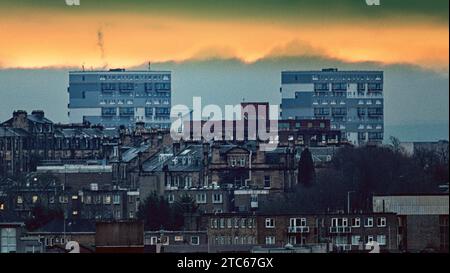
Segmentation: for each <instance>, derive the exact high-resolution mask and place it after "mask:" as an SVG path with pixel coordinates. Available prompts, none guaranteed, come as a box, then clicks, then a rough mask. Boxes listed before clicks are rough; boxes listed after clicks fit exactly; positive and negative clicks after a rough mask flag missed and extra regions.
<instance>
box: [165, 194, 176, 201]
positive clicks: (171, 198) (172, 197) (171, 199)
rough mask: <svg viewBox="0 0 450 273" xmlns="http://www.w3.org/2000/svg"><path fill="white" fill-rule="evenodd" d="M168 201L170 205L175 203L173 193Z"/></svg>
mask: <svg viewBox="0 0 450 273" xmlns="http://www.w3.org/2000/svg"><path fill="white" fill-rule="evenodd" d="M167 199H168V201H169V203H173V202H175V195H174V194H173V193H171V194H169V196H168V198H167Z"/></svg>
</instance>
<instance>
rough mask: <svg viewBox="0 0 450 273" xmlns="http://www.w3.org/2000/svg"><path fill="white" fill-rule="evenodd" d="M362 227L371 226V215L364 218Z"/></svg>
mask: <svg viewBox="0 0 450 273" xmlns="http://www.w3.org/2000/svg"><path fill="white" fill-rule="evenodd" d="M364 227H373V217H368V218H366V219H364Z"/></svg>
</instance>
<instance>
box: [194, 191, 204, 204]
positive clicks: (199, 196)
mask: <svg viewBox="0 0 450 273" xmlns="http://www.w3.org/2000/svg"><path fill="white" fill-rule="evenodd" d="M195 201H196V202H197V203H198V204H205V203H206V193H199V194H197V195H196V199H195Z"/></svg>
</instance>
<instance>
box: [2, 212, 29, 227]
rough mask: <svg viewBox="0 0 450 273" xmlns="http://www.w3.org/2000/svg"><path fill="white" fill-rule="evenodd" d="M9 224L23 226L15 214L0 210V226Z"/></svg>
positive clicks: (22, 222)
mask: <svg viewBox="0 0 450 273" xmlns="http://www.w3.org/2000/svg"><path fill="white" fill-rule="evenodd" d="M6 223H8V224H11V223H15V224H18V225H25V223H24V221H23V220H22V219H21V218H20V217H18V216H17V215H16V214H14V213H12V212H10V211H4V210H0V225H1V224H6Z"/></svg>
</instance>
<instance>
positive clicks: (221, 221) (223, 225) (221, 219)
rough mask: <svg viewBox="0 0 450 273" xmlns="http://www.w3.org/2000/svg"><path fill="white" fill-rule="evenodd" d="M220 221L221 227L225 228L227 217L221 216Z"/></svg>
mask: <svg viewBox="0 0 450 273" xmlns="http://www.w3.org/2000/svg"><path fill="white" fill-rule="evenodd" d="M219 223H220V228H225V219H224V218H220V220H219Z"/></svg>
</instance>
